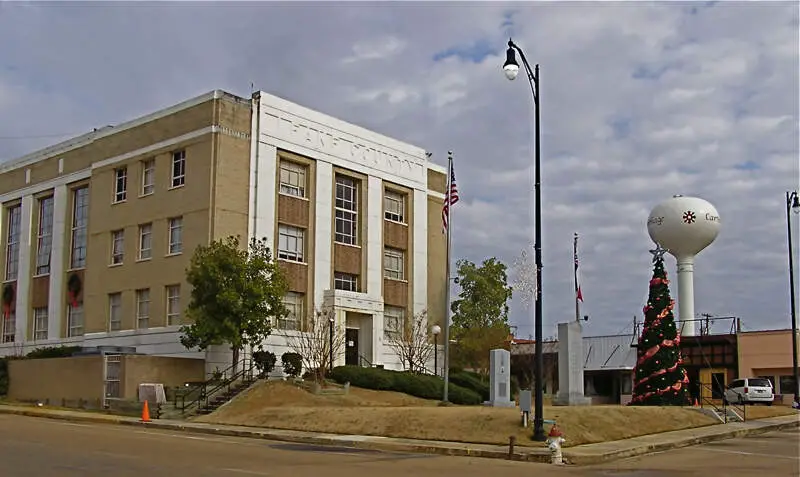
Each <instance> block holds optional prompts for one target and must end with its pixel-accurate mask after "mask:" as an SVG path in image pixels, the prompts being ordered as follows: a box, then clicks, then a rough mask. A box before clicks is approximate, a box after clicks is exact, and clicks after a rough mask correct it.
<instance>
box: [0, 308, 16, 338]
mask: <svg viewBox="0 0 800 477" xmlns="http://www.w3.org/2000/svg"><path fill="white" fill-rule="evenodd" d="M16 334H17V312H16V311H15V310H13V309H12V310H10V311H9V312H8V314H6V315H5V316H3V343H13V342H14V338H15V336H16Z"/></svg>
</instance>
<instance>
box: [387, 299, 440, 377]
mask: <svg viewBox="0 0 800 477" xmlns="http://www.w3.org/2000/svg"><path fill="white" fill-rule="evenodd" d="M399 327H400V328H401V329H400V330H398V331H397V332H395V333H393V334H392V335H391V337H390V338H389V347H390V348H392V350H393V351H394V353H395V355H397V357H398V358H399V359H400V362H401V363H402V364H403V369H404V370H407V371H411V372H416V373H421V372H425V370H426V367H427V364H428V361H430V359H431V356H432V355H433V346H434V345H433V343H431V342H430V340H429V334H428V312H427V310H423V311H421V312H419V313H417V314H416V315H414V317H413V318H412V319H411V320H409V321H408V322H406V323H400V324H399Z"/></svg>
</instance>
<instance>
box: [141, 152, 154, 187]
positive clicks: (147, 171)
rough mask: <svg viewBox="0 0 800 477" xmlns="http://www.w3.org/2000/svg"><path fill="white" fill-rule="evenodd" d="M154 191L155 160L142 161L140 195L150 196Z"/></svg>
mask: <svg viewBox="0 0 800 477" xmlns="http://www.w3.org/2000/svg"><path fill="white" fill-rule="evenodd" d="M155 190H156V160H155V159H148V160H146V161H142V195H150V194H152V193H153V192H155Z"/></svg>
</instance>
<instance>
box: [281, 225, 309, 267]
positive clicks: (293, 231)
mask: <svg viewBox="0 0 800 477" xmlns="http://www.w3.org/2000/svg"><path fill="white" fill-rule="evenodd" d="M304 236H305V230H303V229H300V228H297V227H292V226H290V225H279V226H278V258H282V259H284V260H291V261H293V262H302V261H303V250H304V247H303V242H304V240H303V238H304Z"/></svg>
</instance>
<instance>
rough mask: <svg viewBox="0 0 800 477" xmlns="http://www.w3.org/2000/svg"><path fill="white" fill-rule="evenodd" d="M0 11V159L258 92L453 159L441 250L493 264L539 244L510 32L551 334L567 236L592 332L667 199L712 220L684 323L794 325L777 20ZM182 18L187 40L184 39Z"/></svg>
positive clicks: (634, 269)
mask: <svg viewBox="0 0 800 477" xmlns="http://www.w3.org/2000/svg"><path fill="white" fill-rule="evenodd" d="M0 8H2V12H3V14H2V15H0V44H4V45H14V46H15V47H14V48H11V49H6V50H4V56H3V58H2V59H0V124H2V125H3V127H2V132H0V138H6V137H12V136H13V137H16V139H0V158H6V159H8V158H12V157H16V156H20V155H22V154H24V153H26V152H30V151H32V150H33V149H35V148H38V147H43V146H46V145H48V144H51V143H53V142H55V141H54V140H53V139H52V138H34V137H31V136H41V135H50V134H62V133H69V132H74V133H78V132H82V131H87V130H90V129H91V128H93V127H97V126H102V125H105V124H114V123H120V122H122V121H125V120H127V119H131V118H133V117H135V116H137V115H140V114H144V113H147V112H149V111H152V110H155V109H158V108H161V107H165V106H168V105H170V104H174V103H177V102H179V101H181V100H184V99H187V98H189V97H191V96H193V95H196V94H199V93H201V92H204V91H208V90H211V89H213V88H222V89H226V90H229V91H231V92H234V93H238V94H242V95H248V94H249V93H250V83H251V82H252V83H254V84H255V87H256V88H261V89H264V90H266V91H268V92H270V93H273V94H277V95H279V96H282V97H285V98H286V99H289V100H291V101H295V102H298V103H301V104H303V105H306V106H309V107H311V108H314V109H317V110H320V111H322V112H325V113H327V114H331V115H334V116H337V117H340V118H342V119H345V120H347V121H351V122H354V123H357V124H359V125H362V126H364V127H368V128H371V129H375V130H377V131H379V132H381V133H384V134H387V135H390V136H393V137H396V138H398V139H401V140H406V141H409V142H412V143H414V144H417V145H419V146H421V147H424V148H425V149H426V150H429V151H433V153H434V156H433V158H434V161H436V162H438V163H439V164H443V163H444V161H445V158H446V152H447V151H448V150H453V151H454V153H455V161H456V172H457V175H458V180H459V186H460V188H461V197H462V201H461V202H460V203H459V204H458V205H456V206H455V208H454V214H455V215H454V221H453V223H454V239H453V247H454V254H455V255H456V257H458V258H469V259H471V260H474V261H481V260H483V259H484V258H487V257H490V256H497V257H498V258H499V259H501V260H503V261H504V262H506V263H508V264H511V263H512V262H513V261H514V260H515V259H516V258H517V257H518V256H519V254H520V252H521V251H522V250H523V249H525V248H528V249H529V247H530V243H531V241H532V231H533V215H532V213H531V211H532V204H533V203H532V201H531V197H532V180H531V179H532V173H531V172H532V171H531V165H532V158H533V140H532V133H533V127H532V125H533V122H532V121H533V109H532V99H531V93H530V90H529V88H528V85H527V83H526V82H525V81H524V76H523V75H521V76H520V77H519V78H518V79H517V80H516V81H513V82H510V81H508V80H506V79H505V77H504V76H503V74H502V71H501V65H502V64H503V61H504V60H505V54H504V53H505V51H504V50H505V47H506V42H507V40H508V36H509V35H513V37H514V41H515V42H516V43H517V44H519V45H520V46H521V47H522V48H523V49H524V51H525V54H526V57H527V58H528V60H529V61H530V62H531V64H535V63H539V64H540V65H541V104H542V110H541V121H542V124H541V129H542V144H541V151H542V180H543V182H542V194H543V203H542V208H543V217H542V219H543V226H544V240H543V258H544V269H543V273H544V280H545V284H544V310H545V330H546V333H547V334H553V333H554V329H555V328H554V326H555V323H557V322H559V321H563V320H565V319H570V317H571V316H572V313H573V311H572V310H573V307H572V241H571V238H572V234H573V233H574V232H578V233H580V235H581V241H580V246H581V249H580V254H581V268H582V273H583V276H582V287H583V293H584V297H585V299H586V302H585V305H584V311H585V312H586V313H587V314H589V315H590V316H591V319H590V321H589V323H588V324H587V326H588V330H587V332H588V333H592V334H600V333H614V332H617V331H620V329H624V328H625V327H629V325H630V324H631V323H632V317H633V315H639V316H640V317H641V309H642V306H643V304H644V301H645V299H646V296H647V281H648V280H649V278H650V274H651V273H652V269H651V262H650V254H649V253H648V249H649V248H651V243H650V240H649V237H648V236H647V232H646V227H645V221H646V218H647V215H648V213H649V211H650V209H651V208H652V207H653V206H654V205H656V204H657V203H658V202H660V201H661V200H663V199H665V198H668V197H670V196H672V195H673V194H676V193H682V194H684V195H697V196H700V197H703V198H705V199H707V200H709V201H711V202H712V203H714V204H715V205H716V207H717V208H718V210H719V212H720V215H721V217H722V230H721V233H720V236H719V238H718V240H717V241H716V242H715V243H714V244H712V245H711V246H710V247H709V248H708V249H706V250H705V251H703V252H702V253H701V254H700V255H699V256H698V259H697V267H696V270H695V286H696V310H697V312H698V313H706V312H707V313H712V314H716V315H735V316H738V317H741V318H742V320H743V323H744V326H745V328H747V329H755V328H760V327H786V326H788V322H789V321H788V305H787V303H788V299H787V297H786V293H787V291H788V290H787V285H786V281H787V280H786V273H787V272H786V265H785V261H786V258H785V254H786V240H785V223H784V220H785V218H784V216H783V202H782V201H783V192H784V191H785V190H788V189H795V188H797V187H798V168H799V165H798V155H799V154H800V150H798V141H799V138H798V127H799V126H800V121H799V118H798V104H800V97H799V95H798V90H799V89H800V88H798V71H799V70H800V63H799V62H798V43H799V41H798V28H797V27H798V13H797V9H796V8H795V7H794V6H793V5H791V4H778V3H748V4H740V3H734V2H720V3H713V2H707V3H705V4H700V3H697V4H685V3H676V2H673V3H659V4H641V3H632V2H626V3H618V4H614V3H602V4H599V3H578V2H559V3H529V4H524V3H518V2H515V3H513V4H510V3H501V2H492V3H480V4H479V3H471V4H469V5H455V4H446V5H444V4H435V3H433V4H424V5H423V4H402V5H400V4H390V3H384V4H380V5H373V4H370V3H364V2H359V3H337V4H336V5H330V4H328V3H314V4H305V5H300V4H297V3H292V4H282V3H271V4H269V5H266V4H257V3H244V4H239V3H237V4H231V5H219V4H196V3H195V4H180V5H176V4H148V3H142V4H123V3H115V4H102V5H99V4H98V5H91V6H89V5H69V6H66V5H59V4H48V5H47V6H46V8H45V7H44V6H43V5H40V4H35V3H34V4H22V3H10V4H9V3H5V4H3V5H2V7H0ZM187 18H191V19H192V28H191V29H186V28H181V27H180V25H185V24H186V19H187ZM198 31H202V32H203V35H198V34H197V32H198ZM19 136H27V137H28V138H27V139H19V138H18V137H19ZM795 220H797V221H798V222H797V223H800V219H795ZM796 236H797V237H799V238H800V233H797V235H796ZM668 271H669V273H670V274H672V275H674V273H675V263H674V260H673V259H672V258H669V259H668ZM673 283H676V282H673ZM672 293H673V295H674V296H675V295H677V289H676V287H675V286H673V287H672ZM512 305H513V306H512V320H513V321H514V322H515V323H516V324H517V325H518V332H519V333H520V334H521V335H524V336H527V335H528V334H530V333H532V332H533V328H532V322H531V319H530V314H529V311H528V310H527V309H525V308H524V307H523V306H522V304H521V302H520V300H519V297H515V299H514V301H513V303H512Z"/></svg>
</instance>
